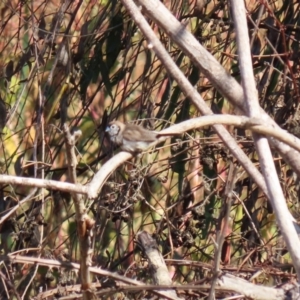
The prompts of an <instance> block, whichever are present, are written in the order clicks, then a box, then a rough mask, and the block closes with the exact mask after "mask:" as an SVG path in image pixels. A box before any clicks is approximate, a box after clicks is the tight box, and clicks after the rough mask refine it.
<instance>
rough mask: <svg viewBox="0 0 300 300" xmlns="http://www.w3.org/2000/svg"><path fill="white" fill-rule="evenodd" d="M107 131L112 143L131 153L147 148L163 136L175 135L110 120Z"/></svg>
mask: <svg viewBox="0 0 300 300" xmlns="http://www.w3.org/2000/svg"><path fill="white" fill-rule="evenodd" d="M105 132H107V133H108V135H109V138H110V140H111V142H112V143H114V144H115V145H117V146H120V148H121V149H122V150H123V151H127V152H130V153H136V152H142V151H144V150H146V149H147V148H148V147H149V145H150V144H151V143H153V142H155V141H157V140H158V138H159V137H161V136H171V135H174V134H170V133H169V134H163V133H159V132H157V131H151V130H148V129H145V128H144V127H142V126H139V125H135V124H124V123H122V122H120V121H113V122H110V123H109V125H108V126H107V127H106V130H105Z"/></svg>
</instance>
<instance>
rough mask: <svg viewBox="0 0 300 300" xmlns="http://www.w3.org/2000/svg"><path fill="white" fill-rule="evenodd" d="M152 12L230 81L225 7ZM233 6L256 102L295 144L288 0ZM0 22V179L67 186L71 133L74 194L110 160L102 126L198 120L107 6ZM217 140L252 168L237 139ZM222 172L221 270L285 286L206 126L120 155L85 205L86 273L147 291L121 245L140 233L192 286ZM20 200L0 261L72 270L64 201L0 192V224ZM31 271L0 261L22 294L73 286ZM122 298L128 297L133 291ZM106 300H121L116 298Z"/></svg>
mask: <svg viewBox="0 0 300 300" xmlns="http://www.w3.org/2000/svg"><path fill="white" fill-rule="evenodd" d="M163 2H164V4H165V5H166V6H167V7H168V9H169V10H170V11H172V13H173V14H174V15H175V16H176V17H177V18H178V19H179V20H180V21H181V22H182V23H183V24H185V26H186V27H187V28H188V29H189V30H190V31H191V32H192V33H193V34H194V35H195V37H196V38H197V39H198V40H199V42H200V43H201V44H202V45H203V46H204V47H206V49H208V50H209V51H210V52H211V53H212V55H214V57H216V58H217V59H218V61H219V62H220V63H221V64H222V65H223V66H224V68H225V69H226V70H228V72H229V73H230V74H231V75H232V76H234V77H235V78H236V79H237V80H238V81H239V77H240V74H239V69H238V60H237V48H236V43H235V31H234V27H233V21H232V18H231V14H230V5H229V3H228V2H227V1H223V0H220V1H217V0H211V1H209V0H208V1H205V0H202V1H201V0H197V1H194V0H190V1H185V0H175V1H163ZM245 3H246V7H247V12H248V15H247V18H248V27H249V36H250V39H251V50H252V54H253V70H254V72H255V77H256V80H257V88H258V93H259V99H260V104H261V106H262V107H263V108H264V109H265V110H266V111H267V113H268V114H269V115H271V116H272V117H273V118H274V119H275V121H276V122H277V123H278V124H279V125H281V126H282V127H283V128H285V129H287V130H289V131H290V132H292V133H294V134H295V135H296V136H300V133H299V132H300V129H299V128H300V127H299V125H298V124H299V122H298V120H299V114H298V111H299V110H298V106H299V105H298V103H299V100H300V95H299V84H298V82H299V79H298V77H299V70H300V55H299V45H300V44H299V40H300V39H299V37H300V24H299V23H300V10H299V6H300V5H299V2H298V1H297V0H291V1H280V0H277V1H269V4H268V6H267V5H266V2H265V1H253V0H246V1H245ZM0 13H1V21H0V24H1V26H0V55H1V59H0V64H1V68H0V96H1V99H0V130H1V131H2V135H1V141H0V153H1V154H0V155H1V156H0V169H1V173H2V174H10V175H17V176H23V177H36V178H47V179H53V180H59V181H67V180H68V176H67V166H66V157H65V151H64V149H65V146H64V136H63V133H62V124H64V123H65V122H67V123H68V125H69V126H70V127H71V128H74V129H76V128H78V129H80V130H81V131H82V136H81V138H80V139H79V141H78V143H77V160H78V167H77V175H78V181H79V182H80V183H81V184H86V183H88V182H89V181H90V180H91V179H92V177H93V174H94V173H95V172H97V171H98V170H99V169H100V168H101V165H103V163H105V162H106V161H107V160H108V159H109V158H110V157H111V156H112V155H113V153H115V152H116V151H117V150H114V149H112V147H111V145H110V143H109V141H108V140H107V138H106V137H105V134H104V130H105V127H106V125H107V123H108V122H109V121H110V120H113V119H118V120H121V121H124V122H134V123H136V124H141V125H143V126H144V127H146V128H148V129H152V130H161V129H163V128H165V127H168V126H169V125H170V124H172V123H179V122H181V121H184V120H187V119H190V118H194V117H197V116H199V113H198V112H197V109H196V108H195V107H194V106H193V104H192V103H191V102H190V101H189V100H188V99H186V98H185V97H184V95H183V94H182V93H181V91H180V89H179V88H178V86H177V84H176V82H174V81H173V80H172V78H170V77H169V76H168V74H167V73H166V72H165V69H164V66H163V64H162V62H161V61H159V60H158V59H157V57H156V56H155V54H154V52H153V51H152V50H151V48H149V47H148V44H147V41H146V40H145V39H144V38H143V35H142V34H141V32H140V31H139V29H138V28H137V26H136V25H135V24H134V22H133V21H132V20H131V17H130V16H129V15H128V13H127V12H126V10H125V9H124V7H123V6H122V4H121V2H120V1H114V0H112V1H101V0H98V1H89V0H87V1H80V0H78V1H68V0H65V1H61V2H59V1H55V0H53V1H2V2H1V3H0ZM162 17H163V16H162ZM148 21H149V22H150V24H151V26H152V28H153V30H154V31H155V33H156V34H157V36H158V37H159V38H160V40H161V42H162V43H163V44H164V46H165V48H166V49H167V50H168V52H169V54H170V55H171V56H172V58H173V60H174V61H175V62H176V64H177V65H178V66H179V67H180V69H181V70H182V72H183V73H184V74H185V75H186V77H187V78H188V79H189V80H190V82H191V83H192V84H193V85H194V86H195V87H196V88H197V90H198V91H199V93H200V94H201V96H202V97H203V98H204V99H205V101H206V102H207V105H208V106H210V107H211V108H212V109H213V111H214V112H216V113H234V108H232V107H231V106H230V104H229V103H228V102H227V101H226V99H224V98H223V97H222V96H221V95H220V94H219V93H218V92H217V91H216V89H215V88H214V87H213V86H212V85H211V84H210V82H209V81H208V80H207V79H206V78H205V77H204V76H203V75H202V74H201V72H199V70H198V69H197V68H196V67H195V66H193V64H192V63H191V61H190V60H189V58H188V57H186V56H185V55H184V54H183V53H182V52H181V50H180V49H178V47H177V46H176V44H174V43H173V42H172V40H171V39H170V38H169V36H168V35H167V34H166V33H165V32H163V31H161V30H160V28H159V27H158V26H157V25H156V24H153V23H151V20H148ZM255 24H256V25H257V26H256V25H255ZM228 130H230V132H231V133H232V135H233V136H234V137H235V139H236V140H237V142H238V144H239V145H240V147H242V149H243V150H244V151H245V152H246V153H247V155H248V156H249V158H250V159H251V160H252V161H253V163H254V164H256V165H257V167H258V168H259V162H258V159H257V156H256V153H255V149H254V145H253V141H252V138H251V134H250V133H249V132H245V131H244V130H235V129H234V128H230V127H228ZM274 161H275V163H276V166H277V170H278V174H279V176H280V179H281V180H282V188H283V190H284V193H285V196H286V199H287V202H288V205H289V207H290V209H291V211H292V212H293V214H294V215H295V217H297V212H298V209H299V208H298V206H299V200H298V199H299V183H298V179H296V178H295V176H294V175H293V172H292V171H291V170H290V169H289V167H288V166H287V165H286V164H285V162H284V161H282V159H281V158H280V157H279V156H278V155H277V153H275V152H274ZM232 163H233V164H235V166H236V168H237V170H238V172H237V176H236V178H235V181H236V183H235V195H234V197H233V200H232V206H231V211H230V222H229V224H228V225H227V227H228V228H226V232H227V236H226V240H225V243H224V245H223V249H222V268H223V269H224V270H227V271H230V272H237V271H239V272H243V273H244V277H245V278H247V279H249V278H250V277H251V276H253V275H254V273H256V272H257V271H258V270H260V269H261V268H262V267H264V272H263V273H261V274H260V275H259V276H257V277H256V278H255V282H257V283H262V284H267V285H271V284H278V283H283V282H285V281H287V280H289V279H290V278H291V277H294V270H293V268H292V265H291V264H290V263H291V261H290V257H289V256H288V255H287V253H286V248H285V245H284V244H283V243H282V240H281V238H280V236H279V234H278V230H277V228H276V224H275V221H274V216H273V213H272V209H271V207H270V205H269V204H268V202H267V200H266V198H265V196H264V195H263V194H262V193H261V191H260V190H259V189H258V188H257V186H256V184H255V183H254V182H253V181H252V180H251V178H249V177H248V175H247V174H246V173H245V172H244V170H243V169H242V168H241V167H240V166H239V165H238V164H237V163H236V161H235V159H234V158H233V157H232V156H231V154H230V153H229V151H228V150H227V149H226V147H225V146H224V145H223V144H222V143H221V141H220V140H219V138H218V137H217V136H216V135H215V133H214V132H213V131H212V130H211V129H210V128H205V129H203V130H197V131H193V132H189V133H187V134H185V135H183V136H181V137H180V138H178V137H176V138H171V139H169V140H168V141H167V142H166V143H164V144H162V145H160V146H159V147H157V148H156V149H155V150H154V151H152V152H149V153H147V154H144V155H143V156H142V157H137V158H133V159H132V160H131V161H129V162H127V163H126V164H124V165H123V166H122V167H120V168H119V169H118V170H117V171H116V172H115V173H114V174H112V176H111V177H110V178H109V180H108V182H107V184H106V185H105V186H104V188H103V189H102V191H101V194H100V195H99V197H98V199H95V200H94V201H93V202H91V201H90V202H87V203H86V205H87V206H88V208H89V214H90V216H91V217H93V218H94V219H95V220H96V227H95V234H94V241H93V244H94V252H93V265H94V266H99V267H101V268H104V269H108V270H111V271H114V272H115V271H118V272H119V273H121V274H126V275H127V276H129V277H131V278H137V279H139V280H141V281H144V282H148V281H149V280H150V275H149V273H147V268H145V262H144V258H143V256H141V254H140V252H139V251H137V250H136V244H135V235H136V233H137V232H139V231H140V230H147V231H148V232H149V233H151V234H153V235H154V236H155V237H156V239H157V241H158V244H159V247H160V250H161V252H162V253H163V255H164V257H165V258H166V259H177V260H182V261H187V260H190V261H193V262H194V263H195V264H193V263H192V264H189V265H188V264H187V265H181V264H179V263H178V261H177V262H176V261H173V262H172V263H171V262H169V263H168V264H169V266H170V272H172V273H171V274H172V277H173V281H174V282H178V283H197V282H201V280H202V279H204V278H207V277H208V276H209V275H210V274H211V273H210V267H211V266H212V265H213V262H214V251H215V250H214V249H215V247H214V239H215V235H216V228H217V227H218V226H219V227H222V208H223V207H224V205H225V204H224V203H225V201H226V199H225V197H224V187H225V184H226V182H227V180H228V177H227V176H228V169H229V165H230V164H232ZM31 194H32V197H31V201H28V202H26V203H25V204H24V205H22V206H21V207H20V208H19V209H18V210H17V211H16V213H15V214H14V215H12V216H11V217H10V218H8V219H7V220H6V221H5V222H1V224H0V234H1V251H2V254H8V253H19V254H23V255H30V256H38V255H40V257H44V258H53V259H60V260H61V259H62V260H66V261H74V262H76V261H78V257H79V252H78V240H77V235H76V226H75V219H74V207H73V203H72V201H71V198H70V195H69V194H67V193H62V192H57V191H51V190H40V189H37V190H34V189H33V188H28V187H21V186H9V185H2V186H1V189H0V211H1V215H0V216H4V215H5V214H6V213H7V212H8V211H9V210H10V209H11V208H12V207H14V206H15V205H16V204H17V202H18V201H21V200H22V199H24V198H25V197H26V196H28V195H31ZM181 263H182V262H181ZM32 268H33V267H30V266H27V267H26V266H25V267H24V266H23V265H22V264H13V265H11V266H10V268H4V265H3V264H2V268H1V272H3V273H4V274H5V276H6V278H7V279H8V280H10V282H11V283H12V284H13V286H14V288H15V291H16V292H17V293H20V294H22V293H24V292H25V293H26V295H27V296H26V297H29V295H31V296H33V295H37V294H38V291H39V290H40V291H41V290H43V291H45V290H46V289H51V288H55V287H57V286H59V285H63V286H64V285H70V284H74V283H78V282H79V279H78V274H77V273H74V272H71V271H66V270H64V269H55V268H53V269H52V268H45V267H40V268H38V270H37V272H36V273H34V274H33V272H32ZM99 280H100V278H99ZM29 283H30V284H29ZM2 284H3V285H5V283H3V281H2ZM10 289H11V288H8V290H10ZM1 291H2V292H1V297H2V298H1V299H6V298H7V293H6V292H5V290H4V289H3V288H1ZM127 296H128V297H129V298H132V299H141V297H143V294H142V292H140V293H138V294H136V293H135V294H129V295H127ZM26 297H25V298H26ZM119 297H120V298H119V299H123V298H122V297H123V295H122V293H120V294H119ZM185 297H186V299H199V297H204V295H203V294H201V293H200V292H199V294H198V292H197V293H195V295H188V294H186V295H185Z"/></svg>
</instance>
